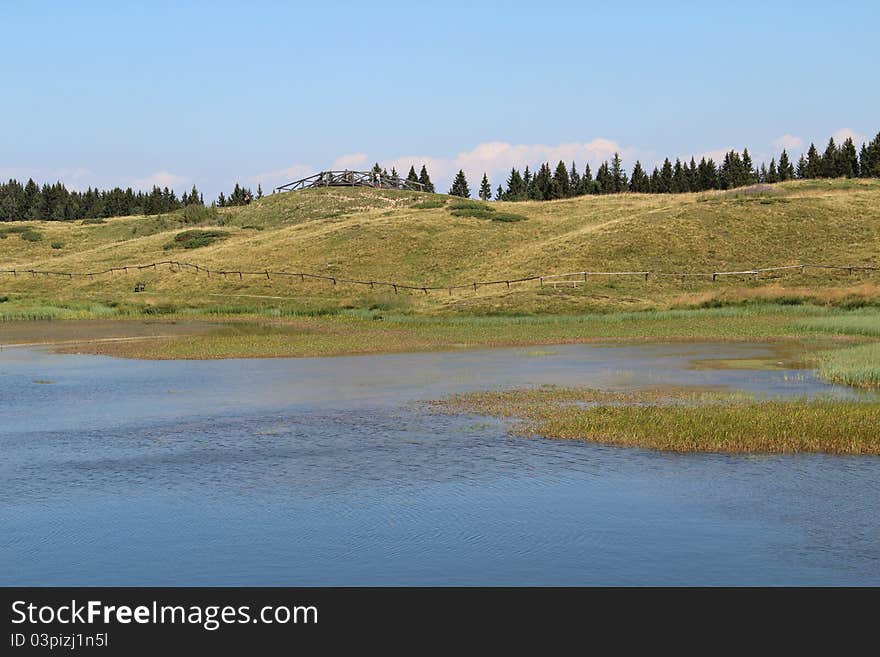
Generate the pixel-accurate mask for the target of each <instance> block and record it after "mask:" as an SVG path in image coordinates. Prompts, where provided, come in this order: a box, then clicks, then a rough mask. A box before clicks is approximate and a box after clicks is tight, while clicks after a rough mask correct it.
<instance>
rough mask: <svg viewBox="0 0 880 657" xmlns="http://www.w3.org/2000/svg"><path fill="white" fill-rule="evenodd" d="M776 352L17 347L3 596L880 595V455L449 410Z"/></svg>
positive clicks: (0, 434)
mask: <svg viewBox="0 0 880 657" xmlns="http://www.w3.org/2000/svg"><path fill="white" fill-rule="evenodd" d="M773 354H774V351H773V348H772V347H771V346H769V345H755V344H749V345H738V344H654V345H650V344H646V345H636V346H614V347H608V346H595V345H566V346H558V347H540V348H538V347H536V348H517V349H493V350H473V351H458V352H453V353H424V354H394V355H382V356H362V357H338V358H323V359H320V358H302V359H267V360H225V361H133V360H123V359H113V358H105V357H97V356H78V355H57V354H51V353H49V352H47V351H44V350H40V349H7V350H4V351H2V352H0V412H2V416H0V417H2V423H0V450H2V458H0V526H2V533H0V585H107V586H116V585H389V584H401V585H407V584H409V585H438V584H441V585H442V584H464V585H482V584H485V585H493V584H519V585H531V584H535V585H537V584H548V585H565V584H621V585H639V584H656V585H675V584H734V585H741V584H820V585H821V584H873V585H878V584H880V512H878V509H880V458H878V457H864V456H860V457H841V456H824V455H792V456H780V455H773V456H742V455H718V454H672V453H659V452H651V451H646V450H639V449H621V448H614V447H607V446H601V445H594V444H588V443H580V442H562V441H551V440H544V439H527V438H523V437H517V436H511V435H509V434H508V433H507V431H506V429H505V424H504V423H503V422H501V421H499V420H494V419H490V418H482V417H473V416H465V417H453V416H444V415H434V414H431V413H430V412H429V410H428V409H427V408H426V407H425V406H424V405H423V404H421V403H420V402H421V401H425V400H430V399H436V398H439V397H443V396H446V395H448V394H451V393H454V392H464V391H469V390H485V389H490V388H497V387H522V386H531V385H541V384H558V385H584V386H590V387H608V388H615V389H626V388H637V387H641V386H656V385H658V384H667V383H668V384H690V385H706V386H713V387H721V388H726V389H731V390H745V391H750V392H754V393H757V394H761V395H779V396H789V395H804V394H806V395H816V394H832V395H843V396H847V395H855V394H856V393H855V392H852V391H850V390H848V389H845V388H841V387H837V386H829V385H826V384H824V383H822V382H821V381H819V380H818V379H816V377H815V376H814V375H813V373H812V372H810V371H809V370H789V369H779V370H766V371H756V370H755V371H750V370H736V369H712V368H706V367H703V366H701V367H699V368H695V367H694V364H695V363H696V362H698V361H699V362H701V363H703V362H704V361H705V360H706V359H714V358H717V359H740V358H767V357H772V356H773Z"/></svg>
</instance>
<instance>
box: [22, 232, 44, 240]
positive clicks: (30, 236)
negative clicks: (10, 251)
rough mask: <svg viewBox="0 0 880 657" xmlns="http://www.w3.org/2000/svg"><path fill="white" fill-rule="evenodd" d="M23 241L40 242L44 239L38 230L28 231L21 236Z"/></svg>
mask: <svg viewBox="0 0 880 657" xmlns="http://www.w3.org/2000/svg"><path fill="white" fill-rule="evenodd" d="M21 239H23V240H24V241H26V242H39V241H40V240H41V239H43V234H42V233H41V232H39V231H36V230H26V231H24V232H23V233H22V234H21Z"/></svg>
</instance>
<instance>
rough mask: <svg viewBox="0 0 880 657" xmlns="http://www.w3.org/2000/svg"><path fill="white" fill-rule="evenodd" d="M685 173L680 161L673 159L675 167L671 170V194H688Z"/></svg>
mask: <svg viewBox="0 0 880 657" xmlns="http://www.w3.org/2000/svg"><path fill="white" fill-rule="evenodd" d="M689 191H690V189H689V188H688V180H687V173H686V171H685V168H684V167H683V166H682V164H681V160H679V159H678V158H675V166H674V167H673V169H672V192H673V193H674V194H682V193H684V192H689Z"/></svg>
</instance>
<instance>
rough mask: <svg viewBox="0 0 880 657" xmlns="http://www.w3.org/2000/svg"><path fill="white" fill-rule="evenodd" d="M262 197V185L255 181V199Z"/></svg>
mask: <svg viewBox="0 0 880 657" xmlns="http://www.w3.org/2000/svg"><path fill="white" fill-rule="evenodd" d="M261 198H263V186H262V185H261V184H260V183H257V200H259V199H261Z"/></svg>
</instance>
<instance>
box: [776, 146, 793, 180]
mask: <svg viewBox="0 0 880 657" xmlns="http://www.w3.org/2000/svg"><path fill="white" fill-rule="evenodd" d="M793 174H794V169H792V166H791V162H790V161H789V159H788V153H786V152H785V149H782V155H780V156H779V180H781V181H783V182H784V181H786V180H790V179H791V178H793V177H794V175H793Z"/></svg>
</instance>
